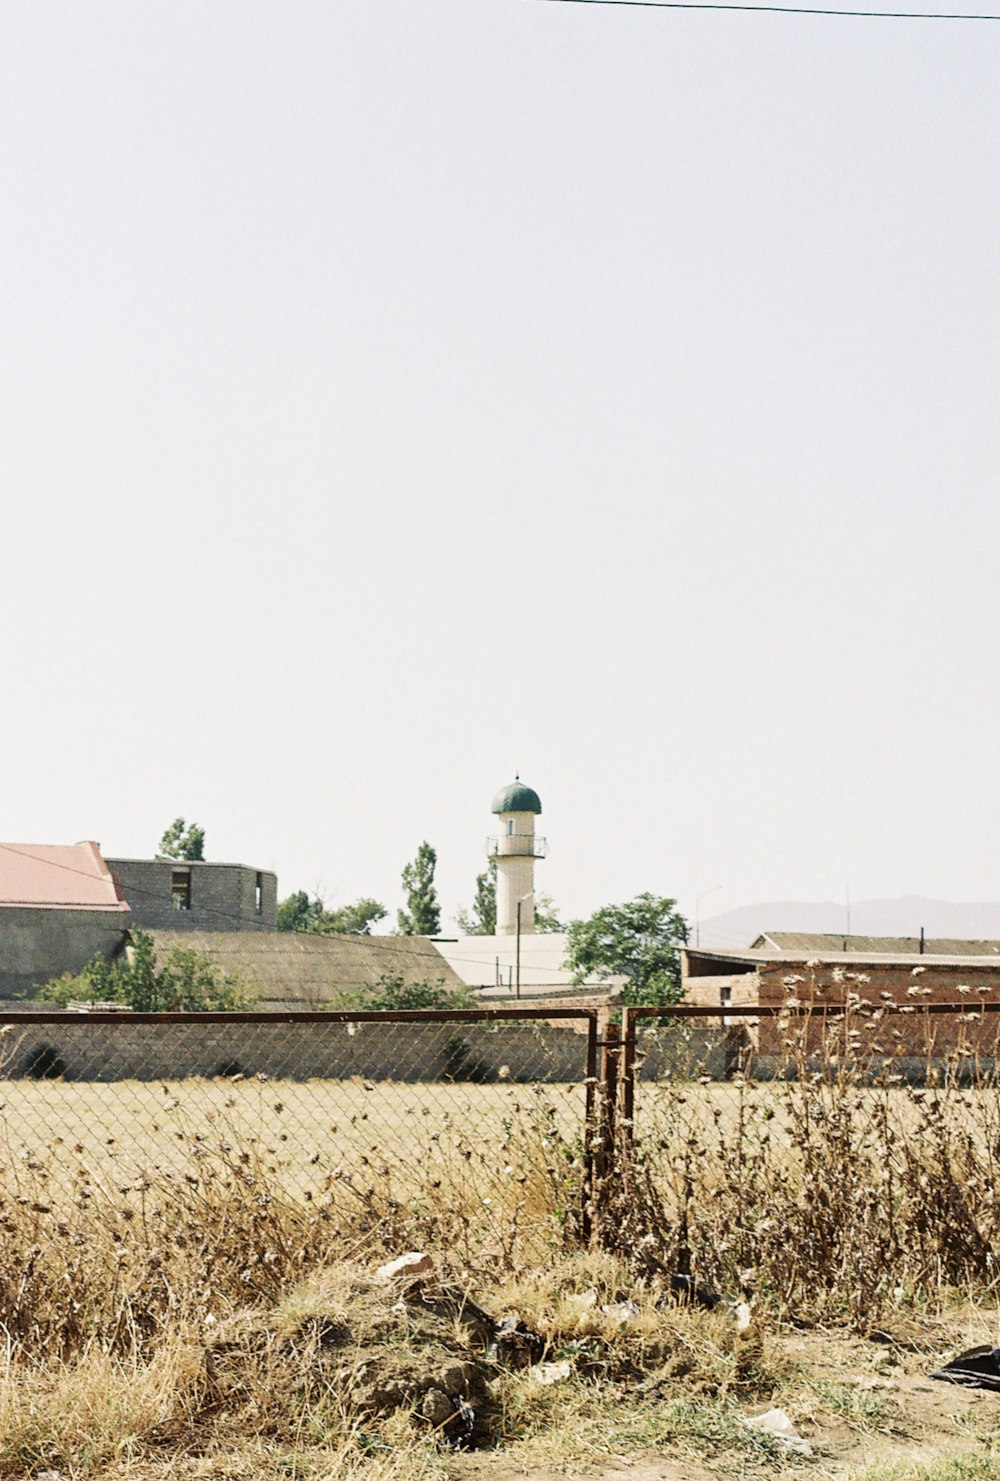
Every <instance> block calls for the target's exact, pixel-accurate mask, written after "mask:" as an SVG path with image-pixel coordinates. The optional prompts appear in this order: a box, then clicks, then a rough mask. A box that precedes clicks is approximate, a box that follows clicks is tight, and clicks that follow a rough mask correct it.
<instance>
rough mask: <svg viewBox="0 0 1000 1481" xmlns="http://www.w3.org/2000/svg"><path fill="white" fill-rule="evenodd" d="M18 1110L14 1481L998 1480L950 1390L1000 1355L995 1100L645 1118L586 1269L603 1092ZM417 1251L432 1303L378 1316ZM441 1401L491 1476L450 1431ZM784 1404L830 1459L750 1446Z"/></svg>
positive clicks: (376, 1088) (690, 1086) (12, 1168)
mask: <svg viewBox="0 0 1000 1481" xmlns="http://www.w3.org/2000/svg"><path fill="white" fill-rule="evenodd" d="M0 1101H2V1105H0V1335H2V1337H3V1341H2V1342H0V1478H4V1481H6V1478H8V1477H9V1478H20V1477H25V1478H28V1477H30V1478H32V1481H41V1478H42V1477H44V1476H45V1475H46V1473H55V1475H56V1476H57V1477H58V1478H59V1481H181V1478H204V1481H209V1478H211V1481H237V1478H240V1481H243V1478H249V1477H250V1476H253V1477H259V1476H260V1477H279V1476H280V1477H294V1478H302V1481H313V1478H315V1481H326V1478H328V1477H329V1478H332V1477H334V1476H337V1477H345V1478H347V1481H360V1478H361V1477H364V1478H366V1481H402V1478H407V1481H409V1478H413V1481H416V1478H423V1477H426V1478H438V1481H441V1478H449V1481H514V1478H515V1477H516V1478H534V1481H554V1478H555V1477H557V1476H565V1475H570V1476H590V1475H593V1476H594V1477H595V1478H597V1477H601V1478H603V1481H681V1478H683V1481H706V1478H708V1477H715V1476H719V1477H721V1476H727V1477H728V1476H733V1475H740V1476H744V1475H746V1476H751V1477H753V1476H765V1475H767V1476H785V1475H788V1476H792V1475H793V1474H794V1475H795V1476H802V1475H809V1474H814V1475H815V1476H816V1477H817V1478H819V1477H820V1476H822V1477H844V1478H847V1477H856V1478H858V1481H861V1478H864V1481H905V1478H908V1477H909V1478H912V1481H917V1478H920V1481H997V1478H1000V1413H998V1414H995V1413H994V1409H997V1410H998V1411H1000V1404H998V1402H997V1400H996V1396H994V1395H983V1396H975V1395H968V1394H963V1393H960V1392H959V1391H957V1390H954V1389H951V1388H949V1387H946V1386H944V1385H939V1384H930V1383H928V1381H927V1374H928V1373H929V1372H930V1371H931V1369H932V1368H933V1367H935V1366H937V1365H938V1364H939V1363H940V1361H941V1360H942V1359H943V1358H945V1357H947V1356H948V1355H950V1354H951V1353H953V1352H954V1351H955V1350H957V1349H958V1348H960V1347H961V1346H963V1345H971V1343H972V1342H974V1341H979V1342H993V1341H994V1340H996V1338H997V1336H998V1335H1000V1319H998V1310H997V1307H998V1296H997V1272H996V1270H995V1267H994V1265H993V1250H994V1249H995V1248H997V1247H998V1241H1000V1230H998V1228H997V1227H996V1223H995V1218H996V1214H995V1208H996V1200H995V1196H994V1181H993V1179H994V1172H995V1163H996V1159H998V1158H1000V1131H998V1126H997V1114H998V1112H997V1095H996V1093H995V1091H994V1090H993V1088H992V1087H991V1086H989V1085H980V1086H978V1087H977V1088H975V1089H968V1088H964V1087H961V1086H959V1085H957V1084H955V1085H951V1086H947V1085H945V1086H937V1087H933V1086H932V1087H908V1086H904V1085H896V1084H893V1085H886V1086H883V1087H882V1088H875V1087H873V1086H871V1085H870V1084H866V1083H861V1082H860V1081H854V1080H852V1079H851V1077H850V1076H845V1075H840V1076H829V1077H827V1078H826V1079H822V1078H818V1077H813V1078H809V1077H803V1078H802V1079H800V1080H797V1081H792V1082H788V1083H785V1082H768V1083H761V1084H756V1085H755V1084H753V1083H749V1082H746V1083H744V1082H742V1081H740V1080H737V1081H736V1082H732V1083H724V1084H720V1083H717V1082H705V1083H701V1082H699V1080H698V1079H694V1080H688V1081H682V1080H664V1081H662V1082H659V1083H656V1084H648V1083H647V1084H641V1085H640V1086H639V1087H638V1089H637V1095H636V1106H635V1112H636V1115H635V1124H634V1126H633V1127H632V1128H631V1131H632V1135H631V1138H626V1139H625V1141H624V1142H623V1144H622V1145H621V1146H620V1147H619V1148H618V1156H617V1161H616V1162H615V1164H614V1165H613V1168H612V1169H611V1171H610V1172H609V1173H608V1174H607V1176H606V1179H605V1183H604V1185H603V1187H601V1188H600V1190H599V1192H600V1199H599V1208H598V1210H597V1212H598V1214H599V1218H598V1219H597V1236H598V1238H597V1242H596V1243H595V1244H594V1245H593V1246H591V1247H590V1248H581V1247H580V1242H579V1235H580V1225H579V1218H578V1215H579V1210H580V1205H581V1200H582V1198H583V1118H584V1090H583V1088H582V1086H581V1085H579V1084H577V1085H558V1084H557V1085H541V1086H532V1085H521V1084H510V1083H503V1082H501V1083H494V1084H485V1085H477V1084H471V1083H461V1082H459V1083H444V1082H442V1083H433V1084H427V1083H423V1084H420V1083H403V1082H392V1081H379V1082H375V1081H365V1080H361V1079H350V1080H330V1081H302V1080H276V1079H275V1080H265V1079H262V1078H257V1077H233V1078H219V1079H213V1080H203V1079H194V1078H192V1079H188V1080H177V1081H170V1082H163V1083H160V1082H155V1081H154V1082H148V1081H135V1080H126V1081H119V1082H113V1083H104V1084H97V1083H93V1082H86V1081H68V1080H65V1079H53V1080H30V1079H17V1080H15V1079H11V1080H8V1081H5V1082H3V1084H2V1085H0ZM625 1130H626V1131H627V1130H628V1128H625ZM605 1150H606V1149H602V1148H596V1149H595V1151H597V1152H598V1153H602V1152H603V1151H605ZM598 1160H599V1162H600V1160H601V1159H600V1157H599V1159H598ZM411 1248H412V1249H424V1250H428V1251H429V1252H430V1253H431V1254H432V1255H433V1257H434V1262H435V1268H434V1272H433V1275H432V1276H430V1277H428V1278H426V1279H425V1280H423V1281H421V1282H417V1283H413V1284H406V1285H404V1286H402V1287H398V1288H397V1287H395V1286H386V1285H384V1284H383V1283H380V1282H379V1281H378V1280H377V1279H376V1276H375V1270H376V1267H377V1266H378V1264H379V1263H380V1262H381V1261H382V1260H384V1259H385V1258H387V1257H389V1256H391V1255H394V1254H396V1253H398V1252H399V1251H400V1250H405V1249H411ZM678 1271H679V1272H683V1273H687V1274H690V1275H691V1276H693V1277H695V1278H697V1279H700V1280H702V1281H707V1282H710V1283H712V1284H713V1285H714V1286H715V1287H716V1288H717V1289H718V1291H720V1292H721V1293H722V1294H723V1296H724V1297H726V1298H728V1299H727V1300H724V1301H723V1302H722V1304H721V1305H720V1306H718V1307H717V1308H716V1309H715V1310H712V1311H707V1310H702V1309H700V1308H699V1307H697V1306H695V1307H691V1306H688V1305H685V1304H684V1303H682V1302H680V1301H679V1300H678V1298H677V1296H676V1293H675V1291H674V1289H673V1286H672V1282H671V1279H670V1277H671V1274H672V1273H674V1272H678ZM730 1300H731V1301H733V1302H737V1301H739V1302H742V1303H743V1304H744V1306H745V1308H746V1310H747V1311H748V1312H749V1314H750V1319H749V1322H748V1323H747V1322H744V1321H740V1322H737V1321H736V1320H735V1307H734V1306H733V1305H731V1304H729V1301H730ZM622 1303H632V1304H631V1306H629V1307H628V1308H627V1309H626V1308H624V1307H623V1305H622ZM484 1312H485V1313H486V1314H487V1319H486V1323H485V1326H484V1322H483V1320H482V1314H483V1313H484ZM477 1313H478V1315H477ZM504 1314H511V1315H514V1316H516V1318H517V1320H518V1322H519V1324H520V1327H521V1329H522V1330H529V1331H530V1332H532V1333H534V1334H535V1338H536V1340H537V1343H538V1344H540V1345H539V1346H537V1347H536V1348H533V1349H532V1350H531V1352H530V1353H529V1354H528V1356H527V1359H526V1361H527V1363H528V1366H523V1365H522V1362H521V1359H520V1358H519V1357H518V1356H517V1354H516V1352H511V1353H507V1352H506V1351H504V1350H501V1348H500V1347H499V1346H498V1345H497V1343H496V1341H495V1334H494V1335H492V1336H491V1333H492V1332H493V1329H492V1326H491V1323H490V1318H491V1317H500V1316H503V1315H504ZM538 1358H540V1359H541V1360H542V1361H543V1362H546V1363H549V1362H551V1363H556V1364H560V1365H563V1366H562V1367H561V1368H560V1369H559V1372H560V1374H561V1376H560V1377H559V1378H558V1379H557V1381H556V1382H554V1383H552V1384H543V1383H540V1382H539V1381H538V1377H537V1375H536V1373H535V1371H534V1368H533V1366H532V1364H533V1363H534V1361H535V1360H536V1359H538ZM441 1385H444V1387H443V1388H441ZM449 1385H451V1387H453V1388H455V1393H456V1396H462V1397H463V1402H466V1403H467V1404H468V1406H469V1407H470V1409H472V1410H473V1411H474V1413H475V1416H476V1418H475V1424H474V1427H473V1431H472V1433H471V1438H470V1439H469V1440H468V1443H469V1444H471V1445H474V1447H475V1448H474V1449H473V1450H472V1451H470V1452H468V1453H465V1452H463V1450H462V1448H461V1443H465V1442H462V1441H461V1436H459V1437H458V1438H459V1441H460V1442H461V1443H459V1445H458V1448H456V1445H455V1443H454V1442H455V1433H454V1423H453V1422H452V1420H451V1419H448V1420H447V1421H442V1420H440V1419H438V1420H434V1419H433V1417H432V1416H433V1413H434V1412H436V1411H434V1409H433V1405H431V1406H430V1408H428V1403H429V1401H428V1399H427V1395H428V1393H429V1392H430V1391H431V1389H434V1390H435V1391H436V1392H437V1391H440V1392H441V1393H446V1392H450V1388H449ZM435 1402H436V1403H440V1402H441V1401H440V1400H435ZM774 1404H780V1405H781V1406H782V1407H783V1408H784V1409H785V1410H786V1411H787V1412H788V1413H789V1415H790V1416H791V1418H792V1420H793V1422H794V1423H795V1425H796V1427H797V1428H798V1429H799V1431H800V1433H801V1434H802V1435H804V1436H805V1437H806V1438H808V1439H809V1441H810V1443H811V1445H812V1446H813V1450H814V1454H813V1456H812V1457H796V1456H792V1455H790V1454H789V1453H787V1452H786V1451H785V1450H783V1449H782V1447H781V1446H780V1444H779V1442H777V1441H775V1440H773V1439H769V1438H768V1437H767V1436H766V1435H761V1434H759V1433H757V1432H754V1431H753V1430H750V1429H747V1427H746V1425H745V1424H744V1420H745V1419H746V1417H747V1416H749V1415H751V1414H754V1413H760V1412H761V1411H762V1410H764V1409H766V1408H769V1407H772V1406H773V1405H774ZM454 1412H455V1414H459V1413H460V1410H459V1408H458V1407H457V1406H456V1409H455V1411H454ZM449 1413H450V1411H449ZM455 1422H456V1423H457V1421H455ZM449 1437H450V1438H449ZM49 1481H51V1474H50V1478H49Z"/></svg>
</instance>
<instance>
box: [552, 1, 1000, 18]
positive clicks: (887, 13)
mask: <svg viewBox="0 0 1000 1481" xmlns="http://www.w3.org/2000/svg"><path fill="white" fill-rule="evenodd" d="M542 3H543V4H547V5H628V6H635V7H638V8H639V9H642V10H755V11H765V12H768V13H770V14H772V15H843V16H855V17H857V18H858V19H861V20H874V19H880V20H893V21H1000V15H992V14H987V13H986V12H983V11H972V12H962V11H952V10H834V9H832V8H828V7H827V6H824V5H743V4H737V3H735V0H542Z"/></svg>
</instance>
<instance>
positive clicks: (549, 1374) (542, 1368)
mask: <svg viewBox="0 0 1000 1481" xmlns="http://www.w3.org/2000/svg"><path fill="white" fill-rule="evenodd" d="M528 1371H529V1373H530V1374H531V1376H532V1378H533V1379H534V1380H535V1382H536V1383H542V1384H550V1383H561V1382H562V1381H563V1379H564V1378H568V1377H569V1376H570V1374H571V1373H572V1371H573V1364H572V1363H571V1362H570V1360H569V1358H563V1359H562V1361H561V1362H558V1363H536V1364H535V1366H534V1367H533V1368H529V1370H528Z"/></svg>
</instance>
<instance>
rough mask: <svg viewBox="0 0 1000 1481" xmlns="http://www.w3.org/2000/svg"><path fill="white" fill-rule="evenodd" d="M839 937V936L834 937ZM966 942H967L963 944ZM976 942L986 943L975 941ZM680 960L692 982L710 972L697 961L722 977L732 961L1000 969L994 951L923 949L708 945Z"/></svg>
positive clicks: (688, 949) (687, 952)
mask: <svg viewBox="0 0 1000 1481" xmlns="http://www.w3.org/2000/svg"><path fill="white" fill-rule="evenodd" d="M834 939H835V940H836V939H842V938H837V937H835V938H834ZM963 944H964V945H968V944H969V943H968V942H965V943H963ZM975 944H977V945H984V944H986V943H983V942H978V943H975ZM681 960H682V962H684V963H686V965H687V972H686V978H687V980H689V981H691V982H696V981H697V979H698V976H705V975H711V974H706V973H697V972H691V970H690V969H691V966H692V965H694V964H696V963H697V962H699V961H701V962H707V963H710V964H711V965H713V966H714V965H718V966H719V968H720V972H719V973H718V975H720V976H724V975H725V971H726V968H727V966H728V965H729V964H730V963H732V964H734V965H738V966H746V967H757V966H762V967H766V966H772V967H773V966H775V965H779V966H789V967H809V966H815V967H831V966H843V965H847V966H850V967H852V968H857V967H863V966H865V965H866V964H867V965H869V966H872V967H878V966H883V967H884V966H888V967H894V966H898V967H909V968H910V969H911V970H912V969H913V968H914V967H916V966H917V965H922V966H927V967H955V968H959V969H960V968H962V967H965V968H966V969H968V970H969V971H971V970H973V969H975V968H983V967H986V968H989V969H990V970H991V971H994V972H995V971H1000V955H998V954H997V953H996V952H992V951H987V952H981V953H978V954H977V953H973V952H955V953H952V954H948V953H935V952H925V953H924V954H923V956H918V955H916V954H915V953H914V952H912V951H908V952H886V951H870V952H867V953H866V952H862V951H826V950H824V951H816V950H815V949H812V950H808V949H807V950H804V951H776V950H774V949H773V948H765V949H763V950H757V949H755V948H754V947H748V948H747V949H746V951H723V950H719V949H717V948H711V947H703V946H702V947H695V946H687V947H683V948H682V950H681Z"/></svg>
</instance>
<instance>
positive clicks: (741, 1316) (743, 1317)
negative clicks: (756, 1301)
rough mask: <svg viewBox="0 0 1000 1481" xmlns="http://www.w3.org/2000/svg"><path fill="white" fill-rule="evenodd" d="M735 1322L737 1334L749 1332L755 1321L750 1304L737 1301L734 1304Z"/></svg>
mask: <svg viewBox="0 0 1000 1481" xmlns="http://www.w3.org/2000/svg"><path fill="white" fill-rule="evenodd" d="M733 1321H734V1322H735V1323H736V1330H737V1332H746V1331H748V1330H749V1328H750V1324H751V1322H752V1321H753V1313H752V1312H751V1310H750V1306H749V1303H748V1302H746V1301H737V1302H735V1303H734V1305H733Z"/></svg>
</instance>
